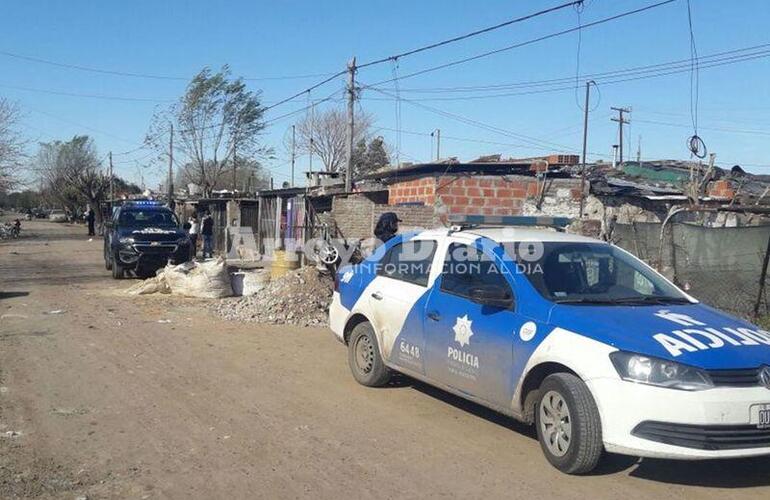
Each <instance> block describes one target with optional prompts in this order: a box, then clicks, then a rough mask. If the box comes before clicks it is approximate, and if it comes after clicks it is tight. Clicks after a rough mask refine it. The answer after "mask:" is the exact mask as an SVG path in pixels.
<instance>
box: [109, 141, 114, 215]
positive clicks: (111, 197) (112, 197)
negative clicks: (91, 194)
mask: <svg viewBox="0 0 770 500" xmlns="http://www.w3.org/2000/svg"><path fill="white" fill-rule="evenodd" d="M114 199H115V183H114V182H113V176H112V151H110V213H112V200H114Z"/></svg>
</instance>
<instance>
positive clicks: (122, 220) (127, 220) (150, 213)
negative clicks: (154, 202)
mask: <svg viewBox="0 0 770 500" xmlns="http://www.w3.org/2000/svg"><path fill="white" fill-rule="evenodd" d="M178 223H179V221H178V220H177V218H176V215H175V214H174V213H173V212H172V211H171V210H121V211H120V216H119V218H118V224H120V225H121V226H126V227H175V226H177V225H178Z"/></svg>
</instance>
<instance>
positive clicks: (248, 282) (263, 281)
mask: <svg viewBox="0 0 770 500" xmlns="http://www.w3.org/2000/svg"><path fill="white" fill-rule="evenodd" d="M231 276H232V279H231V283H232V285H233V292H234V293H235V295H236V296H239V297H240V296H244V297H245V296H249V295H256V294H258V293H259V292H261V291H262V289H263V288H265V286H266V285H267V283H268V282H269V281H270V273H269V272H267V271H265V270H263V269H258V270H254V271H244V270H240V271H238V272H234V273H232V274H231Z"/></svg>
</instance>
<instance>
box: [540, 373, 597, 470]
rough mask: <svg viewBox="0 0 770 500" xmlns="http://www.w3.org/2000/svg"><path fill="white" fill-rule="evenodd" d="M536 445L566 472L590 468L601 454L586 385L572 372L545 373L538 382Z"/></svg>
mask: <svg viewBox="0 0 770 500" xmlns="http://www.w3.org/2000/svg"><path fill="white" fill-rule="evenodd" d="M535 426H536V428H537V437H538V439H539V440H540V447H541V448H542V449H543V453H544V454H545V457H546V458H547V459H548V461H549V462H550V463H551V465H553V466H554V467H556V468H557V469H559V470H560V471H562V472H564V473H566V474H585V473H587V472H590V471H592V470H593V469H594V468H595V467H596V465H597V464H598V463H599V459H600V458H601V455H602V451H603V446H602V425H601V419H600V417H599V410H598V409H597V407H596V402H595V401H594V398H593V396H592V395H591V391H590V390H589V389H588V386H586V384H585V383H584V382H583V381H582V380H580V379H579V378H578V377H576V376H575V375H572V374H570V373H556V374H553V375H549V376H548V377H546V379H545V380H544V381H543V383H542V384H541V385H540V396H539V400H538V403H537V407H536V408H535Z"/></svg>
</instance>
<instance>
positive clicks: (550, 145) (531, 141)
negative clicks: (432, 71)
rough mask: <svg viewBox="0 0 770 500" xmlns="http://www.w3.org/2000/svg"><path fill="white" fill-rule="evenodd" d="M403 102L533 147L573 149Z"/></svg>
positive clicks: (380, 91) (418, 104)
mask: <svg viewBox="0 0 770 500" xmlns="http://www.w3.org/2000/svg"><path fill="white" fill-rule="evenodd" d="M367 88H371V89H372V90H374V91H375V92H379V93H381V94H384V95H386V96H389V97H393V95H392V94H390V93H388V92H385V91H383V90H380V89H377V88H373V87H370V86H367ZM401 100H402V101H404V102H406V103H409V104H411V105H412V106H415V107H418V108H422V109H424V110H426V111H429V112H431V113H435V114H439V115H441V116H445V117H447V118H452V119H453V120H457V121H460V122H461V123H465V124H468V125H473V126H476V127H479V128H482V129H484V130H488V131H491V132H495V133H498V134H501V135H505V136H508V137H513V138H515V139H518V140H520V141H524V142H526V143H529V144H533V145H536V146H539V147H548V148H549V149H550V150H554V149H557V150H560V151H570V150H572V149H573V148H572V147H570V146H565V145H563V144H557V143H554V142H549V141H544V140H542V139H538V138H536V137H530V136H526V135H523V134H519V133H516V132H511V131H510V130H505V129H503V128H499V127H496V126H494V125H488V124H486V123H483V122H479V121H476V120H473V119H471V118H467V117H464V116H460V115H456V114H453V113H450V112H448V111H444V110H441V109H438V108H434V107H432V106H428V105H426V104H422V103H419V102H415V101H413V100H411V99H404V98H402V99H401Z"/></svg>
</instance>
